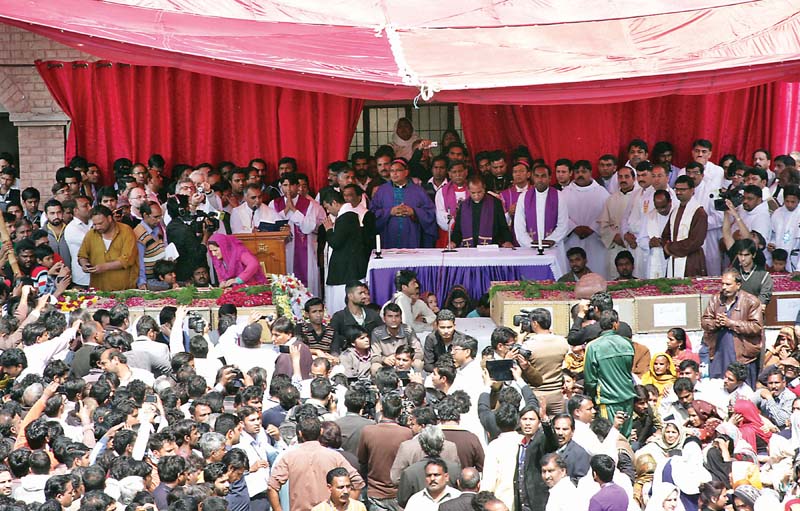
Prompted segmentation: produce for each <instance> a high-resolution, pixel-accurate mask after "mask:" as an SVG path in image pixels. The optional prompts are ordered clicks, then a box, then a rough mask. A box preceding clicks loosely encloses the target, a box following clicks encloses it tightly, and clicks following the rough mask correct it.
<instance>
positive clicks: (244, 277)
mask: <svg viewBox="0 0 800 511" xmlns="http://www.w3.org/2000/svg"><path fill="white" fill-rule="evenodd" d="M208 252H209V253H210V254H211V261H212V262H213V263H214V271H215V272H216V274H217V279H219V287H231V286H235V285H237V284H247V285H250V286H252V285H257V284H266V283H267V277H265V276H264V272H263V271H261V265H260V264H259V263H258V259H256V256H254V255H253V253H252V252H250V251H249V250H247V248H245V246H244V245H243V244H242V242H241V241H239V240H238V239H236V238H235V237H234V236H228V235H225V234H213V235H212V236H211V238H209V240H208Z"/></svg>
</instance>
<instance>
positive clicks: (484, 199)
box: [451, 176, 514, 248]
mask: <svg viewBox="0 0 800 511" xmlns="http://www.w3.org/2000/svg"><path fill="white" fill-rule="evenodd" d="M467 187H468V189H469V198H468V199H467V200H465V201H462V202H461V205H460V206H459V208H458V212H457V213H456V221H455V224H454V226H453V234H452V235H451V246H453V247H477V246H478V245H493V244H494V245H500V246H503V247H508V248H510V247H513V246H514V245H513V242H512V237H511V231H510V230H509V228H508V224H507V223H506V217H505V212H504V211H503V203H502V202H501V201H500V200H499V199H497V198H496V197H494V196H492V195H487V194H486V184H485V183H484V181H483V178H482V177H481V176H473V177H472V178H470V180H469V182H468V184H467Z"/></svg>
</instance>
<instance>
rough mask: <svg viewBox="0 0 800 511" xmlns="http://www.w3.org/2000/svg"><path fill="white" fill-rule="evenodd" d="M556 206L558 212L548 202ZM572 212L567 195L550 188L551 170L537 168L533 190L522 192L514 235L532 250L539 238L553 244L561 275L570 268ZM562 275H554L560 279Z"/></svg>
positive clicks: (515, 214)
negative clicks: (568, 249)
mask: <svg viewBox="0 0 800 511" xmlns="http://www.w3.org/2000/svg"><path fill="white" fill-rule="evenodd" d="M548 202H549V203H550V204H551V206H552V205H555V211H553V209H552V208H547V203H548ZM568 229H569V210H568V208H567V201H566V200H564V194H563V192H559V191H558V190H556V189H555V188H553V187H551V186H550V167H547V166H546V165H537V166H536V167H534V168H533V187H530V188H528V189H527V190H526V191H524V192H522V194H521V195H520V196H519V199H517V207H516V210H515V211H514V234H515V235H516V237H517V242H518V243H519V246H520V247H531V246H533V245H534V244H536V242H537V241H538V239H539V234H538V233H543V235H542V237H541V239H542V240H543V242H544V241H552V242H553V246H552V248H549V249H547V253H552V254H553V255H554V256H555V258H556V262H557V263H558V266H559V268H558V271H559V273H564V272H566V271H567V269H568V268H569V264H567V252H566V249H565V248H564V239H565V238H566V237H567V233H568V232H569V230H568ZM558 277H560V275H553V278H554V279H557V278H558Z"/></svg>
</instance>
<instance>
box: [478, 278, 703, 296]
mask: <svg viewBox="0 0 800 511" xmlns="http://www.w3.org/2000/svg"><path fill="white" fill-rule="evenodd" d="M690 285H692V280H691V279H652V280H645V279H639V280H627V281H617V282H611V283H609V284H608V288H607V291H608V292H614V291H622V290H626V289H630V290H636V289H640V288H645V287H648V286H653V287H655V288H656V289H657V290H658V292H660V293H662V294H671V293H672V290H673V288H675V287H682V286H690ZM574 290H575V283H574V282H538V281H534V280H521V281H519V282H517V283H514V284H500V285H496V286H492V288H491V289H490V290H489V296H490V297H492V298H494V295H495V294H497V293H500V292H506V291H511V292H520V293H522V295H523V296H524V297H525V298H541V296H542V292H543V291H566V292H571V291H574Z"/></svg>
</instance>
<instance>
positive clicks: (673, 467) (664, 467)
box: [653, 437, 711, 511]
mask: <svg viewBox="0 0 800 511" xmlns="http://www.w3.org/2000/svg"><path fill="white" fill-rule="evenodd" d="M710 481H711V474H709V473H708V470H706V469H705V468H704V467H703V451H702V448H701V446H700V440H698V439H697V438H696V437H689V438H687V439H686V443H685V444H684V445H683V450H682V452H681V455H680V456H673V457H672V458H669V459H668V460H667V461H666V462H664V463H663V464H661V465H660V466H659V468H658V469H656V474H655V478H654V479H653V488H658V487H659V486H661V485H662V484H664V483H670V484H674V485H675V486H677V487H678V490H679V495H678V499H679V501H680V502H681V504H682V505H683V508H684V509H685V510H686V511H698V509H699V506H698V497H699V495H700V484H702V483H707V482H710Z"/></svg>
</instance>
